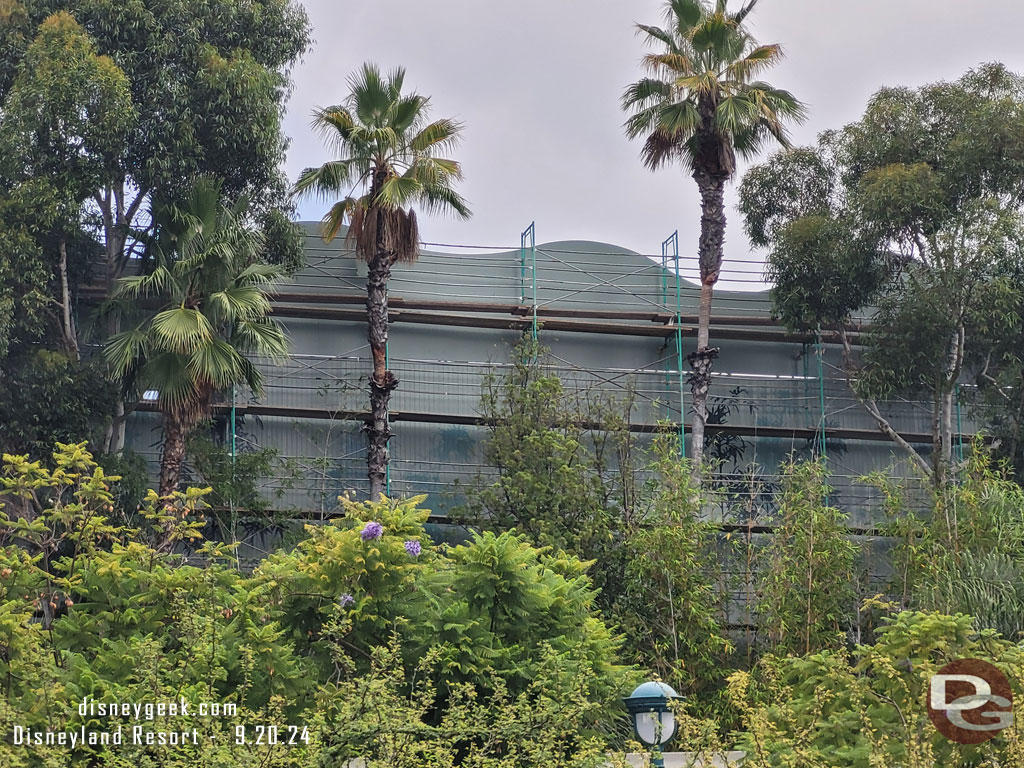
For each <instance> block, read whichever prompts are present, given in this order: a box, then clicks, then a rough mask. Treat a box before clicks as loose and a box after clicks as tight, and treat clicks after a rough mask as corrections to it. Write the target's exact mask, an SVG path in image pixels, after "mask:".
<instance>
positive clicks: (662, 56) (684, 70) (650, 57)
mask: <svg viewBox="0 0 1024 768" xmlns="http://www.w3.org/2000/svg"><path fill="white" fill-rule="evenodd" d="M643 65H644V67H645V68H646V69H647V70H648V71H649V72H651V73H652V74H656V75H657V74H660V73H665V74H673V75H676V76H678V75H682V76H684V77H686V76H689V75H692V74H693V72H694V62H693V59H691V58H690V57H689V56H684V55H682V54H681V53H671V52H669V53H648V54H647V55H646V56H644V58H643Z"/></svg>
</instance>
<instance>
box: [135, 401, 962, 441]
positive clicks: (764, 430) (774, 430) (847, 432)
mask: <svg viewBox="0 0 1024 768" xmlns="http://www.w3.org/2000/svg"><path fill="white" fill-rule="evenodd" d="M231 407H232V406H231V404H230V403H218V404H216V405H214V407H213V409H214V412H216V413H222V414H223V413H228V412H229V411H230V410H231ZM136 410H139V411H150V412H153V411H157V410H158V408H157V406H156V404H155V403H140V404H139V406H138V408H137V409H136ZM235 410H236V413H238V414H252V415H253V416H280V417H283V418H292V419H314V420H325V421H365V420H367V419H368V418H369V417H370V414H369V413H368V412H364V411H342V410H331V409H329V408H301V407H296V406H290V405H263V404H244V405H242V404H236V405H235ZM389 417H390V420H391V421H406V422H415V423H420V424H450V425H453V426H454V425H459V426H488V425H490V424H493V423H494V422H493V420H489V419H485V418H483V417H481V416H463V415H458V414H444V413H426V412H419V411H391V413H390V414H389ZM576 426H578V427H582V428H583V429H588V430H600V429H601V428H602V425H601V424H599V423H597V422H579V423H577V424H576ZM678 429H679V424H678V423H672V422H664V423H662V424H630V425H629V431H630V432H636V433H648V434H653V433H655V432H676V431H678ZM685 431H686V432H689V431H690V426H689V425H686V426H685ZM706 431H707V432H708V433H709V434H727V435H741V436H743V437H774V438H791V439H797V440H814V439H816V438H820V437H821V429H819V428H818V427H813V428H811V427H763V426H751V425H747V424H708V425H707V427H706ZM825 436H826V439H832V440H871V441H877V442H889V441H890V438H889V437H888V436H887V435H885V434H884V433H882V432H881V431H880V430H875V429H851V428H844V427H826V428H825ZM901 436H902V437H903V439H904V440H906V441H907V442H908V443H911V444H912V445H930V444H931V442H932V436H931V434H930V433H924V432H902V433H901ZM974 437H975V436H974V435H968V434H964V435H953V439H954V440H957V439H962V440H963V441H964V442H965V443H968V442H970V441H971V440H973V439H974Z"/></svg>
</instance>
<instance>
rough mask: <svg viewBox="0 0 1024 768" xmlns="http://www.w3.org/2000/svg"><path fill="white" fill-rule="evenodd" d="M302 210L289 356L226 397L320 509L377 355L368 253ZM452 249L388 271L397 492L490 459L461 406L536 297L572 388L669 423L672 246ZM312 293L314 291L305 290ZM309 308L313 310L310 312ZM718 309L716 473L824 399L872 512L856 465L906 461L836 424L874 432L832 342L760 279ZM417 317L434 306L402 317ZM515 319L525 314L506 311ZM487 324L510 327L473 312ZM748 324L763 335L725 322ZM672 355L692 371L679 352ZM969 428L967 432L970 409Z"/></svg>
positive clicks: (362, 485)
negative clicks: (793, 318) (724, 441)
mask: <svg viewBox="0 0 1024 768" xmlns="http://www.w3.org/2000/svg"><path fill="white" fill-rule="evenodd" d="M303 226H304V227H305V231H306V234H307V244H308V245H307V250H308V260H309V266H308V267H307V268H306V269H305V270H303V271H302V272H301V273H299V274H298V275H296V276H295V278H294V280H293V281H292V282H291V283H290V284H288V285H285V286H283V288H282V292H283V293H282V296H281V297H279V300H278V301H277V303H276V304H275V312H276V314H277V316H278V318H279V319H280V321H281V322H282V323H283V324H284V325H285V326H286V328H287V330H288V333H289V336H290V338H291V344H292V354H291V356H290V358H289V359H288V360H287V361H285V362H283V363H268V362H262V363H260V365H261V366H262V368H263V370H264V374H265V377H266V392H265V394H264V396H263V397H262V398H255V397H253V396H252V395H251V394H249V393H244V392H238V393H235V395H234V402H233V404H234V406H235V424H236V444H237V445H238V449H239V450H249V449H251V448H254V447H272V448H274V449H276V450H277V451H279V452H280V454H281V456H282V457H284V458H286V459H287V460H288V462H289V464H290V467H289V468H288V469H287V470H282V471H281V473H280V477H277V478H268V479H267V483H266V489H265V490H266V492H267V493H268V495H270V496H271V497H272V499H273V503H274V505H275V506H278V507H280V508H287V509H298V510H303V511H304V512H305V513H307V514H313V515H314V516H316V515H317V514H318V513H320V512H325V511H327V510H329V509H331V508H332V507H333V505H334V500H335V499H336V497H337V495H338V494H339V493H341V492H343V491H346V490H351V491H352V492H353V493H355V494H356V495H357V496H358V495H365V493H366V490H367V483H366V479H365V442H364V436H363V435H362V433H361V432H360V422H359V420H358V419H357V418H356V419H353V418H352V417H351V414H352V413H353V412H359V411H361V410H362V409H363V408H365V399H366V380H367V374H368V372H369V369H370V361H369V351H368V348H367V342H366V328H365V322H364V321H363V320H362V319H361V310H362V306H361V304H360V302H361V301H362V296H363V295H364V294H363V292H364V277H365V265H364V264H362V263H361V262H359V261H357V260H356V259H355V258H354V256H353V254H352V253H351V251H350V250H349V249H348V248H347V246H346V244H345V242H344V241H343V240H342V239H339V240H336V241H335V242H333V243H331V244H325V243H323V242H322V240H320V238H319V236H318V235H317V229H316V225H315V224H312V223H307V224H304V225H303ZM449 250H450V251H451V252H444V251H443V249H438V250H431V249H426V250H424V252H423V255H422V257H421V259H420V260H419V261H418V262H417V263H415V264H408V265H406V264H400V265H396V267H395V269H394V274H393V277H392V280H391V284H390V296H391V298H392V302H393V303H392V307H393V309H394V311H395V312H397V316H396V317H395V320H394V321H393V323H392V325H391V330H390V342H389V357H390V364H391V368H392V369H393V370H394V371H395V373H396V375H397V376H398V378H399V381H400V384H399V388H398V390H397V391H396V392H395V394H394V396H393V398H392V401H391V407H392V411H393V412H394V414H395V417H396V421H395V423H394V424H393V430H394V432H395V437H394V438H393V441H392V464H391V475H390V482H391V489H392V493H393V494H395V495H406V494H414V493H426V494H428V502H427V505H428V506H429V507H431V508H432V509H434V510H435V512H437V513H438V514H443V513H444V510H445V509H446V508H448V507H449V506H450V505H451V504H452V503H453V502H455V501H457V499H458V489H457V488H456V487H455V486H454V485H453V483H454V481H456V480H459V481H461V482H466V481H469V480H471V479H472V478H473V477H474V476H475V475H476V474H477V473H478V472H481V471H483V472H486V468H483V467H481V448H482V441H483V440H484V438H485V429H484V428H482V427H480V426H476V425H474V424H471V423H466V422H467V421H470V420H471V419H472V418H473V417H475V416H477V415H478V413H479V401H480V394H481V384H482V382H483V378H484V376H485V375H486V374H487V373H488V372H489V371H498V372H500V371H501V369H502V366H507V365H508V362H509V360H510V354H511V351H512V349H513V347H514V346H515V344H516V342H517V341H518V340H519V339H520V337H521V334H522V327H524V326H526V327H528V326H529V322H530V320H531V316H532V309H533V305H534V303H536V305H537V307H538V310H539V312H541V313H542V314H540V316H539V319H540V320H541V326H540V331H539V339H540V341H541V343H542V344H543V345H544V346H546V347H547V348H548V349H549V350H550V363H551V364H552V366H553V369H554V370H556V371H557V372H558V373H559V375H560V376H562V377H563V379H564V380H565V382H566V384H567V386H569V387H570V388H577V387H578V388H580V389H583V390H587V391H596V392H600V393H604V394H615V393H621V392H622V391H623V388H624V387H625V386H626V384H627V382H629V383H631V384H632V386H634V387H635V389H636V392H637V403H638V405H637V409H636V411H635V412H634V413H633V416H632V418H633V420H634V421H635V422H637V423H643V424H654V423H655V422H657V421H658V420H659V419H666V418H667V419H670V420H672V421H675V422H678V420H679V417H680V398H679V393H680V389H681V387H680V373H679V369H680V366H679V361H678V357H677V355H676V338H675V334H674V332H671V331H666V330H665V328H666V325H665V324H666V322H670V321H671V320H672V318H674V316H675V313H676V312H677V311H679V312H680V313H681V314H682V315H683V316H684V318H685V317H686V316H687V315H695V314H696V312H697V305H698V294H699V291H698V289H697V288H696V286H694V285H693V284H692V283H689V282H687V281H685V280H680V281H679V286H678V294H677V278H676V270H675V268H674V264H673V262H672V260H671V259H670V260H669V262H668V264H667V265H665V264H663V260H662V258H661V257H660V256H659V257H648V256H644V255H641V254H637V253H634V252H631V251H628V250H625V249H622V248H618V247H615V246H612V245H607V244H602V243H593V242H584V241H572V242H559V243H549V244H544V245H540V246H538V247H537V248H536V252H535V253H534V250H533V249H530V248H526V249H512V250H509V251H503V252H489V253H478V252H472V253H469V252H463V251H460V250H456V249H449ZM681 268H682V269H683V271H684V273H685V274H692V273H693V272H694V269H695V267H694V264H693V261H692V260H686V259H683V260H681ZM534 284H536V291H535V289H534ZM677 295H678V298H677ZM534 296H536V299H535V298H534ZM314 297H315V298H317V301H316V302H312V301H311V299H312V298H314ZM335 300H336V301H335ZM346 301H347V303H344V302H346ZM417 301H420V302H422V301H428V302H479V303H490V304H495V305H505V306H506V307H509V306H514V305H521V306H522V307H523V309H522V310H520V313H519V314H513V313H512V312H510V311H508V310H507V309H505V310H502V309H501V307H498V308H496V309H494V311H491V312H488V313H482V312H468V311H465V310H464V309H452V308H445V307H436V308H428V309H424V308H410V307H407V306H405V305H404V304H403V302H404V303H406V304H407V303H408V302H417ZM492 309H493V308H492ZM310 310H315V312H314V314H316V313H319V315H318V316H316V317H310V316H308V315H309V314H310ZM565 310H569V311H578V312H579V311H582V312H587V313H590V314H591V315H596V314H597V313H602V312H605V313H607V312H609V311H610V312H631V313H650V317H647V318H635V319H622V318H610V319H609V318H599V317H596V316H595V317H588V318H579V317H570V318H566V317H558V316H550V315H546V314H543V313H544V312H550V311H565ZM332 313H333V314H332ZM714 314H715V316H716V317H727V318H729V320H728V321H723V322H720V323H718V324H717V325H716V328H715V329H714V330H713V332H712V344H713V345H717V346H719V347H721V355H720V357H719V359H718V360H717V362H716V373H715V376H714V381H713V386H712V390H711V398H712V405H713V406H719V407H720V408H722V409H723V410H724V412H725V413H726V421H727V422H728V424H730V425H739V426H742V427H746V428H747V431H748V432H749V434H745V435H739V436H738V439H739V441H740V442H739V443H738V444H739V445H740V446H741V447H742V448H743V450H742V455H741V456H739V457H738V458H736V460H734V461H732V462H730V463H729V464H728V465H726V466H724V467H723V471H725V472H726V473H729V472H732V473H737V474H738V473H741V472H742V470H743V469H744V468H745V467H747V466H748V465H749V464H752V463H753V464H757V465H759V466H761V467H763V471H764V473H765V476H766V479H767V481H769V482H770V481H771V480H772V478H773V477H774V475H775V473H776V471H777V468H778V466H779V464H780V463H781V462H783V461H784V460H785V459H786V457H787V456H789V455H791V454H794V453H795V454H797V455H800V456H809V455H811V454H812V453H814V452H815V450H817V447H816V446H815V441H814V440H813V434H814V433H815V432H816V431H817V430H818V429H820V426H821V422H822V398H824V405H825V407H824V414H825V415H824V423H825V427H826V433H827V434H828V435H829V437H828V439H827V441H826V446H825V447H826V452H827V456H828V461H829V465H830V468H831V470H832V472H833V484H834V486H835V489H836V490H835V493H834V495H833V499H834V500H835V502H836V503H838V504H840V506H842V507H843V508H844V509H845V510H847V512H848V513H849V516H850V523H851V525H852V526H855V527H868V528H869V527H871V526H873V525H874V524H876V523H877V522H879V521H878V519H877V515H878V513H877V512H871V511H870V505H869V503H868V502H869V501H870V499H871V498H872V495H873V492H872V491H871V490H870V489H868V488H867V487H866V486H864V485H863V484H860V483H857V482H856V478H857V477H859V476H861V475H863V474H865V473H867V472H870V471H874V470H879V469H886V468H889V467H892V468H893V471H894V472H896V473H902V472H905V471H906V467H905V466H904V464H903V462H902V460H901V458H900V456H899V455H898V454H897V452H896V450H895V449H894V447H893V445H892V444H891V443H889V442H886V441H880V440H863V439H851V438H842V437H839V436H836V434H835V433H834V430H841V429H846V430H849V429H855V430H867V431H869V432H871V433H874V432H875V431H876V428H875V425H874V422H873V421H872V420H871V418H870V417H869V416H868V415H867V413H866V412H864V410H863V409H862V408H861V407H860V406H859V404H857V402H856V401H855V399H854V398H853V396H852V394H851V393H850V391H849V390H848V388H847V385H846V382H845V380H844V379H843V377H842V375H841V373H840V370H839V366H840V356H839V351H838V349H837V348H835V347H834V346H831V345H825V346H824V348H823V352H822V357H821V361H820V364H819V358H818V355H817V353H816V350H815V348H814V346H813V345H809V344H808V343H807V340H802V339H795V338H784V334H783V333H782V331H781V329H779V328H778V327H773V326H772V325H770V324H769V323H768V321H769V316H770V302H769V299H768V296H767V294H766V293H764V292H760V293H741V292H729V291H716V296H715V304H714ZM410 315H415V316H417V317H418V318H419V319H420V320H426V321H430V322H407V321H406V320H407V319H408V318H409V316H410ZM740 318H744V319H742V320H741V319H740ZM442 321H444V322H442ZM445 322H447V323H452V322H457V323H460V324H461V325H451V324H445ZM515 322H518V323H519V327H517V328H512V327H509V326H510V325H512V324H513V323H515ZM573 322H575V323H591V324H598V325H599V326H601V328H602V329H604V330H607V326H610V325H617V326H628V327H629V328H631V329H633V330H637V331H642V332H643V333H647V332H649V331H650V330H651V329H655V330H657V329H659V328H660V329H661V331H660V333H661V334H662V335H661V336H660V337H659V336H653V335H639V334H638V333H637V334H634V335H627V334H625V333H603V332H596V331H595V330H594V329H593V328H591V331H590V332H579V331H576V330H568V329H567V328H565V327H562V328H558V327H553V326H556V325H557V324H558V323H562V324H565V323H573ZM757 322H761V323H762V324H761V325H755V324H754V323H757ZM487 324H490V325H500V324H504V326H505V327H482V326H484V325H487ZM683 325H684V326H685V328H686V333H685V335H684V338H683V356H684V357H685V355H686V354H688V353H689V352H692V351H693V350H694V347H695V343H694V334H693V333H692V325H693V324H692V323H689V322H685V321H684V323H683ZM642 329H647V330H646V331H644V330H642ZM744 334H746V335H748V336H749V335H751V334H753V336H757V338H736V336H737V335H739V336H744ZM759 334H760V335H759ZM683 369H684V370H683V378H684V379H685V364H684V365H683ZM819 372H820V375H819ZM682 389H683V390H684V403H683V410H685V409H686V408H687V407H688V403H689V391H688V388H687V387H686V386H685V383H684V385H683V387H682ZM226 404H228V405H230V404H231V403H229V402H228V401H226ZM922 406H923V407H922ZM268 409H277V410H275V411H273V412H269V411H268ZM297 409H298V410H297ZM885 411H886V413H887V414H888V415H889V417H890V418H891V420H892V422H893V424H894V426H895V427H896V428H897V429H899V430H901V431H905V432H910V433H922V434H924V433H928V432H929V431H930V423H929V416H928V404H912V403H889V404H885ZM410 418H412V419H415V420H409V419H410ZM426 419H429V420H430V422H432V423H428V422H427V421H425V420H426ZM689 421H690V418H689V415H687V417H686V422H687V423H688V422H689ZM770 429H771V430H775V431H774V432H773V433H772V434H770V435H763V434H759V433H758V430H770ZM787 430H788V431H789V432H787ZM780 431H781V432H782V433H783V434H779V432H780ZM965 431H970V425H969V424H965ZM129 440H130V445H131V447H133V448H135V449H136V450H139V451H140V452H142V453H144V454H145V455H147V456H148V457H149V458H150V460H151V461H154V462H155V461H156V458H157V455H158V446H159V422H158V419H156V417H155V416H154V415H153V414H150V413H139V414H136V415H135V416H133V419H132V421H131V422H130V426H129ZM286 486H287V487H286ZM275 491H276V492H277V493H275Z"/></svg>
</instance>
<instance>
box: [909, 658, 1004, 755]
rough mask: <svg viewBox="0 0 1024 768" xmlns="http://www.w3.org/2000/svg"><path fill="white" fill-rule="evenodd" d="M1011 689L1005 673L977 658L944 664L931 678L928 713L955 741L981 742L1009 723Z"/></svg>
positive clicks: (940, 731)
mask: <svg viewBox="0 0 1024 768" xmlns="http://www.w3.org/2000/svg"><path fill="white" fill-rule="evenodd" d="M1012 708H1013V691H1011V690H1010V681H1009V680H1007V679H1006V675H1004V674H1003V673H1002V672H1000V671H999V670H998V669H996V667H994V666H992V665H991V664H989V663H988V662H987V661H982V660H981V659H961V660H959V661H954V662H953V663H951V664H947V665H946V666H944V667H943V668H942V669H940V670H939V672H938V674H936V675H934V676H933V677H932V679H931V684H930V686H929V693H928V717H929V718H931V721H932V723H934V724H935V727H936V728H938V730H939V733H941V734H942V735H943V736H945V737H946V738H947V739H949V740H950V741H955V742H957V743H958V744H981V743H982V742H984V741H988V740H989V739H991V738H993V737H994V736H995V735H996V734H998V733H999V731H1001V730H1003V729H1004V728H1007V727H1009V726H1010V725H1011V724H1012V723H1013V711H1012Z"/></svg>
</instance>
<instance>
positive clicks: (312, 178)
mask: <svg viewBox="0 0 1024 768" xmlns="http://www.w3.org/2000/svg"><path fill="white" fill-rule="evenodd" d="M352 166H353V161H352V160H331V161H330V162H327V163H324V164H323V165H321V166H320V167H319V168H306V169H305V170H304V171H303V172H302V173H301V174H300V175H299V180H298V181H297V182H295V187H294V188H293V194H297V195H304V194H307V193H312V194H315V195H317V196H318V197H321V198H324V197H330V196H332V195H337V194H338V193H339V192H344V191H345V190H346V189H347V188H348V186H349V184H350V183H351V181H352Z"/></svg>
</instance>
